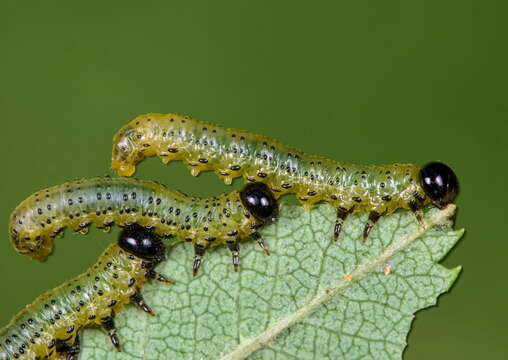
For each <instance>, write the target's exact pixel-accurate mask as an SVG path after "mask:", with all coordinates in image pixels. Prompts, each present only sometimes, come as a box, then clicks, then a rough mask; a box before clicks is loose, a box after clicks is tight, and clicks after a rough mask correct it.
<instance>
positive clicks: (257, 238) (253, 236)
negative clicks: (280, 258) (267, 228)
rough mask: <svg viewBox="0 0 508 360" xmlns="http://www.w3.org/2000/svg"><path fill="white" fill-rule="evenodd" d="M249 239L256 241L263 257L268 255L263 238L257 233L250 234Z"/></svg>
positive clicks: (268, 251)
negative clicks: (263, 254)
mask: <svg viewBox="0 0 508 360" xmlns="http://www.w3.org/2000/svg"><path fill="white" fill-rule="evenodd" d="M250 237H251V238H253V239H254V240H256V241H257V243H258V245H259V247H260V248H261V250H263V252H264V253H265V255H268V256H269V255H270V250H268V246H266V245H265V243H264V241H263V238H262V237H261V235H260V234H259V233H258V232H257V231H256V232H254V233H252V234H251V235H250Z"/></svg>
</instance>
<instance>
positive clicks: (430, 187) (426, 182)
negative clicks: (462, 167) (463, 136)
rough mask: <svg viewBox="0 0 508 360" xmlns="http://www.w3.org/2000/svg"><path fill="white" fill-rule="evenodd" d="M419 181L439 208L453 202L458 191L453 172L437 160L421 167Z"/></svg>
mask: <svg viewBox="0 0 508 360" xmlns="http://www.w3.org/2000/svg"><path fill="white" fill-rule="evenodd" d="M421 181H422V187H423V190H424V191H425V193H426V194H427V196H429V197H430V199H431V200H432V203H433V204H434V205H436V206H437V207H438V208H440V209H442V208H444V207H445V206H446V205H448V204H450V203H451V202H453V200H455V197H456V196H457V193H458V192H459V183H458V181H457V177H456V176H455V173H454V172H453V170H452V169H450V168H449V167H448V166H446V165H445V164H442V163H439V162H431V163H429V164H427V165H425V166H424V167H423V168H422V170H421Z"/></svg>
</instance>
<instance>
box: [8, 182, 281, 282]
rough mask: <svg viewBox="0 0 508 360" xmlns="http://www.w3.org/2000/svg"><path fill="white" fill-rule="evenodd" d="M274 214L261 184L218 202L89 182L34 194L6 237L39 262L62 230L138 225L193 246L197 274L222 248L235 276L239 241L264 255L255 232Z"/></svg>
mask: <svg viewBox="0 0 508 360" xmlns="http://www.w3.org/2000/svg"><path fill="white" fill-rule="evenodd" d="M277 211H278V205H277V202H276V200H275V198H274V197H273V194H272V193H271V191H270V190H269V189H268V188H267V187H266V185H264V184H262V183H252V184H248V185H247V186H245V188H244V189H243V190H241V191H233V192H230V193H226V194H222V195H219V196H217V197H212V198H196V197H189V196H187V195H185V194H182V193H180V192H177V191H173V190H169V189H168V188H166V187H165V186H164V185H161V184H158V183H155V182H151V181H144V180H137V179H129V178H107V177H106V178H92V179H85V180H80V181H73V182H67V183H64V184H62V185H58V186H54V187H51V188H48V189H45V190H41V191H39V192H37V193H35V194H33V195H32V196H30V197H29V198H27V199H26V200H25V201H23V202H22V203H21V204H20V205H18V207H17V208H16V209H15V210H14V212H13V213H12V215H11V218H10V224H9V233H10V236H11V241H12V243H13V244H14V247H15V248H16V249H17V250H18V251H19V252H21V253H24V254H27V255H29V256H31V257H33V258H35V259H37V260H40V261H43V260H45V259H46V257H47V256H48V255H49V254H50V253H51V252H52V250H53V238H55V237H56V236H58V235H61V234H62V231H63V230H64V229H65V228H71V229H73V230H75V231H78V232H81V233H86V232H87V230H88V227H89V226H90V225H91V224H94V225H96V226H97V227H99V228H101V229H104V230H106V231H107V230H109V228H110V227H111V226H112V225H113V224H114V223H116V224H117V225H119V226H125V225H130V224H134V223H136V224H139V225H141V226H144V227H146V228H148V229H153V231H154V232H155V233H156V234H158V235H160V236H163V237H172V236H176V237H178V238H179V239H181V240H184V241H187V242H192V243H193V244H194V251H195V259H194V264H193V273H194V275H196V273H197V271H198V269H199V267H200V265H201V262H202V258H203V256H204V253H205V250H206V249H207V248H208V247H211V246H216V245H220V244H223V243H226V245H227V246H228V247H229V249H230V250H231V252H232V256H233V266H234V270H235V271H237V269H238V264H239V251H240V249H239V241H240V240H241V239H243V238H245V237H247V236H251V237H252V238H254V239H255V240H257V241H258V244H259V245H260V246H261V248H262V249H263V250H264V251H265V253H267V254H268V249H267V248H266V247H265V245H264V243H263V241H262V239H261V236H260V235H259V233H258V232H257V229H259V228H260V227H261V226H263V225H264V224H266V223H269V222H271V221H273V220H274V219H275V217H276V216H277Z"/></svg>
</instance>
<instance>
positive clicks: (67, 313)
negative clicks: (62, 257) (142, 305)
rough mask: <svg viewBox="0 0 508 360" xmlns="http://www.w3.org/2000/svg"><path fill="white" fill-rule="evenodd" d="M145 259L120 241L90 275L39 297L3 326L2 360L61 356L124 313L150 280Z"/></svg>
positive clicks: (107, 252)
mask: <svg viewBox="0 0 508 360" xmlns="http://www.w3.org/2000/svg"><path fill="white" fill-rule="evenodd" d="M142 263H143V261H142V260H141V259H140V258H137V257H133V256H131V257H129V254H128V253H126V252H125V251H123V250H122V249H120V247H119V246H118V245H117V244H116V243H115V244H112V245H110V246H109V247H108V248H107V250H106V251H105V252H104V253H103V254H102V255H101V256H100V258H99V259H98V262H97V263H96V264H95V265H94V266H92V267H91V268H90V269H89V270H88V271H86V272H85V273H84V274H82V275H80V276H78V277H76V278H75V279H73V280H70V281H69V282H67V283H65V284H63V285H61V286H59V287H57V288H55V289H53V290H51V291H49V292H47V293H45V294H43V295H41V296H39V297H38V298H37V299H36V300H35V301H34V302H33V303H32V304H30V305H28V306H26V307H25V308H24V309H23V310H22V311H21V312H20V313H19V314H17V315H16V316H15V317H14V318H13V319H12V320H11V322H10V323H9V324H8V325H7V326H6V327H4V328H2V329H0V360H6V359H10V360H13V359H27V360H28V359H30V360H33V359H41V360H42V359H61V354H60V353H59V351H58V348H59V347H61V346H63V345H72V344H74V342H75V340H76V336H77V334H78V331H79V330H80V328H82V327H84V326H87V325H90V324H98V325H100V324H101V323H102V321H103V320H104V319H105V318H108V317H110V316H111V315H112V314H115V313H119V312H120V311H121V310H122V308H123V306H124V305H125V304H128V303H129V302H130V297H131V296H132V295H134V294H135V293H137V291H138V290H139V289H140V288H141V287H142V286H143V285H144V284H145V283H146V281H147V278H146V276H145V273H146V271H147V270H146V268H144V267H143V266H142Z"/></svg>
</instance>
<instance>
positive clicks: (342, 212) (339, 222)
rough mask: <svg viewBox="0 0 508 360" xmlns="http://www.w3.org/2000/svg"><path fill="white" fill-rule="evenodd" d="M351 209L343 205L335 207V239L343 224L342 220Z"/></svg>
mask: <svg viewBox="0 0 508 360" xmlns="http://www.w3.org/2000/svg"><path fill="white" fill-rule="evenodd" d="M352 210H353V209H352V208H351V209H349V210H348V209H345V208H343V207H339V208H338V209H337V219H336V220H335V229H334V231H333V237H334V239H335V240H337V239H338V238H339V235H340V232H341V230H342V227H343V226H344V221H345V220H346V218H347V217H348V216H349V214H351V212H352Z"/></svg>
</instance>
